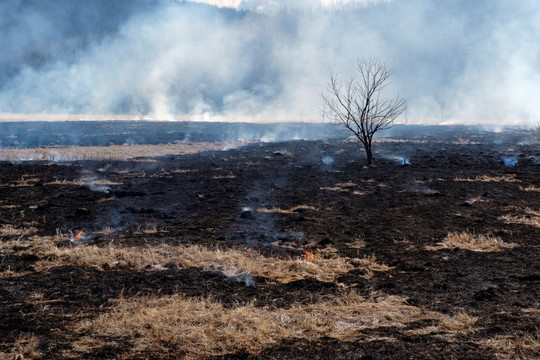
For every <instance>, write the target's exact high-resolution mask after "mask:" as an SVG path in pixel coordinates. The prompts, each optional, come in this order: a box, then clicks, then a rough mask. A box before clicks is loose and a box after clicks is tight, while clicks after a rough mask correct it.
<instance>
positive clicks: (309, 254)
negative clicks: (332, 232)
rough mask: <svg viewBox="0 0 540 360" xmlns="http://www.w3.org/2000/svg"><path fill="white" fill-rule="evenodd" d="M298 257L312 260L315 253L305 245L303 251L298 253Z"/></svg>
mask: <svg viewBox="0 0 540 360" xmlns="http://www.w3.org/2000/svg"><path fill="white" fill-rule="evenodd" d="M300 257H301V258H302V259H304V260H305V261H310V260H314V259H315V254H314V253H313V252H312V251H311V246H307V248H306V250H304V253H303V254H302V255H300Z"/></svg>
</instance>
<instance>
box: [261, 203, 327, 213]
mask: <svg viewBox="0 0 540 360" xmlns="http://www.w3.org/2000/svg"><path fill="white" fill-rule="evenodd" d="M299 210H311V211H318V210H319V208H316V207H315V206H310V205H297V206H293V207H292V208H290V209H280V208H271V209H265V208H259V209H257V211H258V212H260V213H266V214H268V213H274V214H293V213H295V212H298V211H299Z"/></svg>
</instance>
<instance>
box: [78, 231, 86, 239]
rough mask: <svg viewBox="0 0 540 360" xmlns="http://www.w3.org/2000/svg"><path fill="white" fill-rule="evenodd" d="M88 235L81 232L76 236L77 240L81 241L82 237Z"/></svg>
mask: <svg viewBox="0 0 540 360" xmlns="http://www.w3.org/2000/svg"><path fill="white" fill-rule="evenodd" d="M85 235H86V233H85V232H84V231H79V233H78V234H77V235H75V239H80V238H81V237H82V236H85Z"/></svg>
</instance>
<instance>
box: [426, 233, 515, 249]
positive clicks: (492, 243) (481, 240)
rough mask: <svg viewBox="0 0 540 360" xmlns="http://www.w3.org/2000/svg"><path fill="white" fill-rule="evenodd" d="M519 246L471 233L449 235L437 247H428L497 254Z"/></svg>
mask: <svg viewBox="0 0 540 360" xmlns="http://www.w3.org/2000/svg"><path fill="white" fill-rule="evenodd" d="M516 246H517V245H516V244H514V243H506V242H504V241H502V240H501V239H500V238H498V237H493V236H487V235H475V234H471V233H469V232H461V233H449V234H448V235H446V237H445V238H444V239H443V240H442V241H441V242H439V243H437V244H436V245H435V246H427V247H426V249H427V250H440V249H456V248H457V249H464V250H470V251H479V252H496V251H503V250H505V249H512V248H514V247H516Z"/></svg>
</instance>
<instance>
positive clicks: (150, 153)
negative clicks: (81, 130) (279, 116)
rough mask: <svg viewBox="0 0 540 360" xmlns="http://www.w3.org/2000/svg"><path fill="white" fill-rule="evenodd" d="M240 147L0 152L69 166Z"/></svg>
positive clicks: (12, 157) (7, 156) (1, 157)
mask: <svg viewBox="0 0 540 360" xmlns="http://www.w3.org/2000/svg"><path fill="white" fill-rule="evenodd" d="M241 145H243V143H242V142H238V143H234V144H231V143H211V142H197V143H186V142H180V143H177V144H161V145H111V146H85V147H58V148H56V147H55V148H26V149H15V148H4V149H0V160H2V161H51V162H69V161H80V160H132V159H135V158H140V157H148V158H150V157H155V156H164V155H184V154H195V153H199V152H203V151H212V150H223V149H225V148H231V147H238V146H241Z"/></svg>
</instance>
